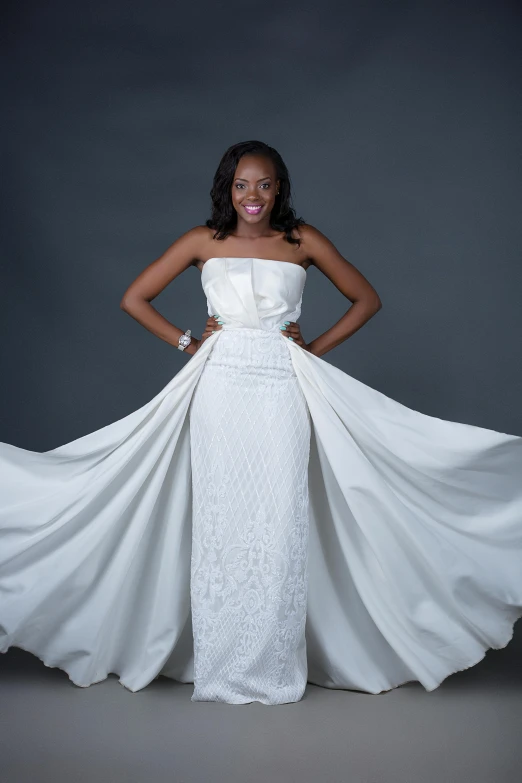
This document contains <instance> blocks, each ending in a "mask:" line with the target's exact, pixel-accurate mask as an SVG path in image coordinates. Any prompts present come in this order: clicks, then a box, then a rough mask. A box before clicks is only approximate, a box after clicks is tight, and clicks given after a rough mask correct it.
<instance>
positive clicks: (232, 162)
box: [206, 141, 305, 245]
mask: <svg viewBox="0 0 522 783" xmlns="http://www.w3.org/2000/svg"><path fill="white" fill-rule="evenodd" d="M243 155H264V156H265V157H266V158H269V159H270V160H271V161H273V163H274V166H275V170H276V177H277V179H278V180H279V182H280V186H279V195H277V196H276V200H275V204H274V207H273V209H272V212H271V213H270V226H271V227H272V228H274V229H276V230H277V231H284V233H285V239H286V241H287V242H290V243H291V244H293V245H299V244H300V240H299V239H294V237H293V236H292V229H294V228H297V227H298V226H302V225H304V224H305V221H304V220H303V218H299V217H296V214H295V211H294V209H293V208H292V193H291V187H290V175H289V173H288V169H287V168H286V166H285V163H284V161H283V158H282V157H281V155H280V154H279V153H278V152H277V150H275V149H274V148H273V147H269V145H268V144H264V142H262V141H242V142H240V143H239V144H233V145H232V147H229V148H228V150H227V151H226V152H225V154H224V155H223V157H222V158H221V160H220V162H219V166H218V167H217V171H216V173H215V174H214V182H213V185H212V190H211V191H210V198H211V199H212V214H211V217H210V219H209V220H207V221H206V226H207V227H208V228H211V229H213V230H214V231H215V234H214V237H213V239H225V238H226V237H227V236H228V235H229V234H230V232H231V231H232V229H234V228H235V227H236V224H237V212H236V210H235V209H234V207H233V205H232V196H231V189H232V182H233V181H234V174H235V172H236V168H237V164H238V163H239V161H240V160H241V158H242V157H243Z"/></svg>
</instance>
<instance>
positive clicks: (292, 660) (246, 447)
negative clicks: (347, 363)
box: [190, 329, 311, 704]
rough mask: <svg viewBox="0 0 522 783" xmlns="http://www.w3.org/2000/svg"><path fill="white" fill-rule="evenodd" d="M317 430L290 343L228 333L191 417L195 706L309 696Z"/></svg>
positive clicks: (212, 360)
mask: <svg viewBox="0 0 522 783" xmlns="http://www.w3.org/2000/svg"><path fill="white" fill-rule="evenodd" d="M261 346H262V347H261ZM310 426H311V424H310V416H309V412H308V408H307V406H306V402H305V400H304V397H303V394H302V391H301V389H300V387H299V384H298V381H297V378H296V377H295V373H294V370H293V367H292V363H291V357H290V354H289V351H288V348H287V346H285V345H284V343H283V340H282V339H281V335H279V334H275V333H274V332H268V331H267V332H264V333H263V332H261V331H260V330H250V329H237V330H230V331H228V332H225V331H224V332H223V333H222V334H221V335H220V337H219V340H218V341H217V342H216V345H215V346H214V348H213V350H212V354H211V355H210V357H209V359H208V360H207V363H206V365H205V368H204V370H203V373H202V376H201V378H200V381H199V382H198V386H197V388H196V390H195V392H194V397H193V400H192V403H191V410H190V430H191V459H192V482H193V509H194V511H193V539H192V558H191V601H192V622H193V633H194V686H195V687H194V694H193V696H192V700H193V701H197V700H207V701H213V700H216V701H217V700H226V701H228V702H234V703H244V702H248V701H252V700H253V699H254V698H255V699H257V700H260V701H265V703H270V704H278V703H284V702H288V701H296V700H298V699H299V698H300V697H301V696H302V693H303V691H304V688H305V686H306V679H307V666H306V647H305V624H306V603H307V582H308V573H307V567H308V458H309V444H310Z"/></svg>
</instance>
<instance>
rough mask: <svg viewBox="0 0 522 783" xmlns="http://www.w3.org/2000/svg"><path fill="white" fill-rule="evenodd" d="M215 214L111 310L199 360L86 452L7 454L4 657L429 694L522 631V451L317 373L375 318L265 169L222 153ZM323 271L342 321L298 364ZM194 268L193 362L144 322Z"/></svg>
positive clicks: (271, 686) (128, 679) (262, 693)
mask: <svg viewBox="0 0 522 783" xmlns="http://www.w3.org/2000/svg"><path fill="white" fill-rule="evenodd" d="M212 200H213V212H212V217H211V219H210V220H209V221H208V224H207V225H206V226H204V227H198V228H195V229H193V230H192V231H189V232H188V233H187V234H185V235H183V236H182V237H181V238H180V239H178V240H177V241H176V242H175V243H174V244H173V245H172V246H171V247H170V248H169V249H168V250H167V251H166V252H165V253H164V254H163V255H162V256H161V258H159V259H158V260H157V261H155V262H154V263H153V264H151V265H150V266H149V267H148V268H147V269H146V270H145V271H144V272H143V273H142V274H141V275H140V276H139V277H138V278H137V279H136V280H135V281H134V283H133V284H132V285H131V286H130V287H129V289H128V290H127V292H126V293H125V295H124V297H123V300H122V307H123V309H124V310H125V311H127V312H128V313H130V314H131V315H132V316H133V317H134V318H136V319H137V320H138V321H139V322H140V323H142V324H143V325H144V326H145V327H146V328H148V329H149V330H150V331H152V332H153V333H154V334H156V335H157V336H159V337H161V338H162V339H164V340H166V341H167V342H169V343H170V344H171V345H173V346H175V347H178V348H179V349H180V350H186V351H187V352H188V353H189V354H191V356H192V357H193V358H192V359H191V360H190V361H189V362H188V363H187V364H186V365H185V367H184V368H183V369H182V370H181V371H180V372H179V373H178V374H177V375H176V376H175V377H174V378H173V380H172V381H171V382H170V383H169V384H168V385H167V387H165V389H163V390H162V391H161V392H160V393H159V394H158V395H157V396H156V397H155V398H154V399H153V400H152V401H151V402H150V403H148V404H147V405H145V406H144V407H143V408H141V409H140V410H138V411H136V412H134V413H133V414H131V415H130V416H127V417H125V418H124V419H122V420H121V421H119V422H115V423H113V424H111V425H108V426H107V427H105V428H103V429H101V430H99V431H98V432H95V433H91V434H90V435H87V436H85V437H84V438H80V439H78V440H77V441H75V442H73V443H70V444H66V445H65V446H62V447H60V448H58V449H55V450H54V451H51V452H46V453H45V454H34V453H32V452H24V451H23V450H21V449H15V448H14V447H10V446H7V445H4V446H3V448H2V456H3V461H4V468H5V469H4V472H3V476H4V479H3V483H4V484H5V487H4V489H5V492H4V496H5V498H6V500H5V501H3V502H2V507H1V511H2V515H3V518H4V519H5V520H6V521H5V522H3V528H4V536H3V539H4V541H2V540H1V539H0V543H2V544H4V546H3V550H2V551H4V552H6V553H7V554H5V555H4V557H3V562H2V570H1V571H0V587H1V589H2V591H3V595H5V596H7V598H6V600H5V601H4V602H3V604H2V608H1V616H0V624H1V626H2V627H3V628H4V629H5V630H4V635H5V639H4V641H3V642H2V649H4V650H5V649H7V647H8V646H9V645H10V644H13V645H16V646H19V647H24V648H25V649H28V650H30V651H32V652H34V653H35V654H37V655H39V656H40V657H41V658H42V660H44V662H45V663H47V665H53V666H60V667H61V668H63V669H65V670H66V671H67V672H68V674H69V676H70V677H71V679H72V680H73V681H74V682H76V683H77V684H78V685H83V686H86V685H90V684H92V683H93V682H97V681H99V680H101V679H104V678H105V677H106V676H107V673H108V672H116V673H118V674H119V676H120V682H122V684H124V685H126V687H128V688H130V689H131V690H133V691H135V690H139V689H140V688H142V687H144V686H145V685H146V684H147V683H148V682H150V681H151V680H152V679H153V678H154V677H156V676H157V675H158V674H160V673H162V674H165V675H167V676H170V677H173V678H175V679H177V680H179V681H181V682H194V690H193V694H192V700H193V701H202V700H204V701H224V702H228V703H233V704H239V703H248V702H251V701H260V702H262V703H265V704H280V703H286V702H294V701H298V700H299V699H301V698H302V695H303V692H304V689H305V686H306V682H307V680H308V681H311V682H314V683H317V684H320V685H324V686H326V687H332V688H353V689H356V690H362V691H368V692H371V693H379V692H382V691H385V690H389V689H391V688H393V687H396V686H398V685H400V684H402V683H404V682H407V681H409V680H419V681H420V682H421V683H422V684H423V685H424V687H425V688H426V689H427V690H433V689H434V688H436V687H437V686H438V685H439V684H440V682H442V680H443V679H444V678H445V677H447V676H448V675H449V674H451V673H453V672H455V671H458V670H460V669H464V668H467V667H469V666H472V665H473V664H475V663H477V662H478V661H479V660H480V659H481V658H482V657H483V655H484V652H485V651H486V650H487V649H488V648H490V647H503V646H505V645H506V644H507V643H508V641H509V640H510V638H511V636H512V633H513V625H514V622H515V620H516V619H517V618H518V617H520V615H521V613H522V569H521V568H520V565H521V563H522V482H521V481H520V478H521V475H522V438H519V437H516V436H512V435H507V434H503V433H497V432H494V431H492V430H486V429H483V428H479V427H473V426H470V425H466V424H459V423H457V422H449V421H444V420H441V419H437V418H435V417H430V416H426V415H424V414H422V413H419V412H416V411H413V410H411V409H408V408H406V407H405V406H403V405H401V404H399V403H397V402H395V401H393V400H391V399H390V398H388V397H385V395H383V394H381V393H379V392H377V391H376V390H374V389H371V388H370V387H368V386H365V385H364V384H362V383H360V382H358V381H356V380H355V379H353V378H351V377H350V376H348V375H347V374H345V373H343V372H341V371H340V370H338V369H337V368H335V367H333V366H332V365H330V364H328V363H326V362H324V361H323V360H322V359H320V358H319V357H320V356H321V355H323V354H324V353H326V352H327V351H328V350H330V349H331V348H333V347H335V346H336V345H339V344H340V343H341V342H342V341H343V340H345V339H346V338H347V337H349V336H350V335H351V334H353V333H354V332H355V331H356V330H357V329H359V328H360V327H361V326H362V325H363V324H364V323H365V322H366V321H367V320H368V319H369V318H370V317H371V316H372V315H374V314H375V313H376V312H377V310H379V309H380V306H381V303H380V300H379V297H378V295H377V293H376V292H375V290H374V289H373V288H372V286H371V285H370V283H369V282H368V281H367V280H366V279H365V278H364V277H363V276H362V275H361V274H360V273H359V272H358V271H357V270H356V269H355V268H354V267H353V266H352V265H351V264H349V262H347V261H346V260H345V259H344V258H343V257H342V256H341V255H340V254H339V253H338V251H337V250H336V249H335V248H334V247H333V245H332V244H331V243H330V242H329V241H328V240H327V239H326V238H325V237H324V236H323V235H322V234H321V233H320V232H319V231H317V230H316V229H314V228H312V227H311V226H309V225H305V224H304V222H303V221H302V220H300V219H297V218H296V217H295V214H294V212H293V210H292V209H291V206H290V183H289V178H288V172H287V170H286V167H285V166H284V163H283V161H282V159H281V157H280V156H279V155H278V153H277V152H276V151H275V150H273V149H272V148H271V147H268V146H267V145H265V144H262V143H261V142H245V143H242V144H237V145H234V146H233V147H231V148H230V149H229V150H227V152H226V153H225V155H224V157H223V159H222V161H221V163H220V165H219V167H218V170H217V172H216V175H215V179H214V187H213V190H212ZM249 254H250V255H249ZM312 263H313V264H314V265H315V266H316V267H317V268H318V269H320V270H321V271H322V272H323V273H324V274H326V275H327V277H328V278H329V279H330V280H331V281H332V282H333V283H334V285H336V286H337V288H338V289H339V290H340V291H342V293H344V294H345V296H346V297H347V298H348V299H349V300H350V301H352V302H353V304H352V306H351V307H350V309H349V310H348V312H347V313H346V314H345V315H344V316H343V317H342V318H341V319H340V320H339V321H338V323H337V324H335V325H334V326H333V327H332V328H331V329H329V330H328V331H327V332H325V333H324V334H323V335H321V336H320V337H318V338H316V339H315V340H313V341H312V342H311V343H308V344H305V342H304V340H303V338H302V335H301V333H300V329H299V325H298V323H297V321H298V318H299V316H300V313H301V303H302V295H303V290H304V285H305V280H306V268H307V267H308V266H309V265H310V264H312ZM189 266H197V267H198V269H200V270H201V275H202V285H203V289H204V292H205V294H206V296H207V304H208V313H209V316H210V317H209V319H208V321H207V324H206V328H205V331H204V332H203V335H202V337H201V339H200V340H198V339H196V338H194V337H192V335H191V334H187V335H186V336H185V335H184V334H183V331H182V330H181V329H179V328H177V327H175V326H173V325H172V324H170V323H169V322H168V321H167V320H166V319H164V318H163V317H162V316H161V315H160V314H159V313H158V312H157V311H156V310H155V309H154V308H153V307H152V305H151V304H150V302H151V300H152V299H154V297H156V296H157V295H158V294H159V293H160V292H161V291H162V290H163V289H164V288H165V286H167V285H168V284H169V283H170V282H171V281H172V280H173V279H174V278H175V277H177V275H179V274H180V273H181V272H182V271H184V270H185V269H186V268H187V267H189ZM7 520H8V521H7Z"/></svg>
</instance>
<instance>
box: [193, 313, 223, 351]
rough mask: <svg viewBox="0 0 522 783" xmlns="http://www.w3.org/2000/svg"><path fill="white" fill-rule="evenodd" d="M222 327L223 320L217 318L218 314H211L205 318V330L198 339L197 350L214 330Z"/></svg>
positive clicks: (216, 330)
mask: <svg viewBox="0 0 522 783" xmlns="http://www.w3.org/2000/svg"><path fill="white" fill-rule="evenodd" d="M222 328H223V321H222V320H221V319H220V318H219V315H211V316H209V317H208V318H207V323H206V325H205V331H204V332H203V334H202V335H201V340H199V341H198V350H199V349H200V348H201V346H202V345H203V343H204V342H205V340H206V339H207V338H208V337H210V335H211V334H213V333H214V332H218V331H219V330H220V329H222Z"/></svg>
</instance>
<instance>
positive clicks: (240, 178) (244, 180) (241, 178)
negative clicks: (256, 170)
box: [236, 177, 272, 182]
mask: <svg viewBox="0 0 522 783" xmlns="http://www.w3.org/2000/svg"><path fill="white" fill-rule="evenodd" d="M236 179H238V180H240V181H241V182H248V180H247V179H243V177H236ZM264 179H272V177H261V179H258V180H257V181H258V182H262V181H263V180H264Z"/></svg>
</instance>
